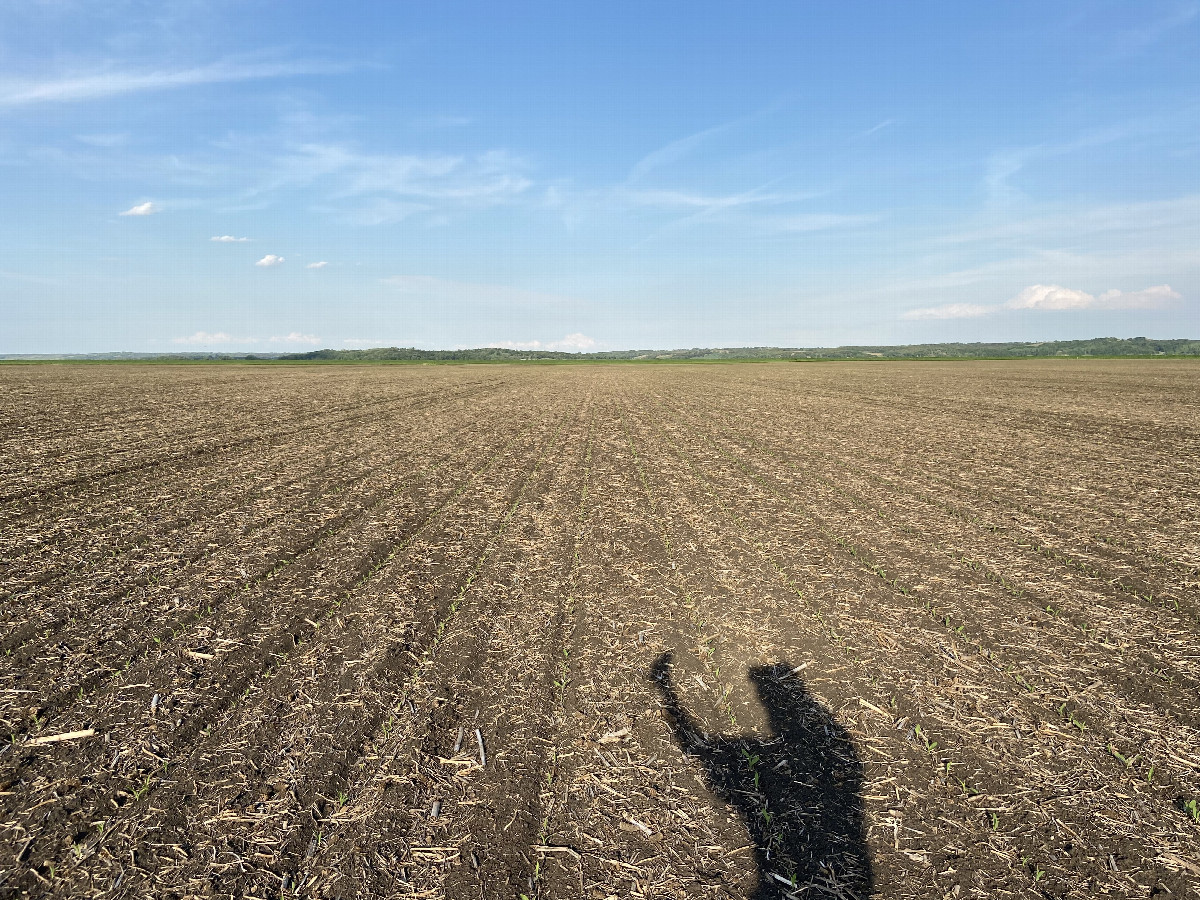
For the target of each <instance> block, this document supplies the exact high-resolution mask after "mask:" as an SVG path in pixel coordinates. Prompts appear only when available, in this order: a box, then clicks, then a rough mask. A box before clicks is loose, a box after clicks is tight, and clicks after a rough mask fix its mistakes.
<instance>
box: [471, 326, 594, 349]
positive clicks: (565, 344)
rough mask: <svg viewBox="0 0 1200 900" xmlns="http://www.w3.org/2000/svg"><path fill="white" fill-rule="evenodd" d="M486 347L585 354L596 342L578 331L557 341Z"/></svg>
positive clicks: (506, 343)
mask: <svg viewBox="0 0 1200 900" xmlns="http://www.w3.org/2000/svg"><path fill="white" fill-rule="evenodd" d="M487 346H489V347H503V348H505V349H507V350H561V351H564V352H566V353H586V352H587V351H589V350H591V349H592V348H594V347H595V346H596V342H595V341H594V340H593V339H592V338H590V337H588V336H587V335H586V334H581V333H579V332H578V331H577V332H575V333H574V334H568V335H566V336H565V337H564V338H563V339H562V340H558V341H547V342H545V343H543V342H542V341H494V342H492V343H490V344H488V345H487Z"/></svg>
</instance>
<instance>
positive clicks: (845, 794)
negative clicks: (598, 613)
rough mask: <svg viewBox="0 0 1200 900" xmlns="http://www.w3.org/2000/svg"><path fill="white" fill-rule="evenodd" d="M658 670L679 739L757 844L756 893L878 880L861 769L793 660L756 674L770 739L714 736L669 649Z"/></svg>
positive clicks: (835, 889)
mask: <svg viewBox="0 0 1200 900" xmlns="http://www.w3.org/2000/svg"><path fill="white" fill-rule="evenodd" d="M651 675H652V677H653V679H654V681H655V683H656V685H657V687H658V690H659V691H660V693H661V694H662V697H663V701H664V706H665V712H666V715H667V719H668V721H669V723H670V725H671V728H672V730H673V731H674V733H675V739H676V740H677V741H678V742H679V746H680V747H681V748H682V749H683V751H684V753H686V754H687V755H688V756H691V757H694V758H695V759H697V760H699V761H700V763H701V764H702V765H703V767H704V773H705V781H706V782H707V784H708V786H709V788H710V789H711V790H712V791H713V792H714V793H715V794H717V795H718V796H719V797H721V799H723V800H724V801H725V802H726V803H728V804H730V805H731V806H732V807H733V808H734V809H736V810H737V811H738V813H739V814H740V815H741V817H742V821H743V822H745V825H746V829H747V830H748V831H749V832H750V838H751V840H752V841H753V842H754V857H755V862H756V863H757V865H758V889H757V890H756V891H755V892H754V893H753V894H752V895H751V897H752V898H753V900H767V898H778V897H789V896H802V897H819V896H844V897H853V898H857V900H866V897H867V896H868V895H869V894H870V893H871V890H872V887H873V877H872V873H871V861H870V857H869V855H868V853H867V845H866V840H865V836H864V833H863V806H862V795H861V790H862V783H863V767H862V763H861V762H860V760H859V758H858V753H857V752H856V751H855V749H854V745H853V744H852V743H851V741H850V737H849V735H848V734H847V733H846V730H845V729H844V728H842V727H841V726H840V725H838V724H837V722H835V721H834V719H833V717H832V716H831V715H830V714H829V712H828V711H827V710H826V709H825V708H824V707H823V706H821V704H820V703H818V702H817V701H816V700H815V699H814V698H813V697H812V696H811V695H810V694H809V693H808V691H807V690H806V689H805V686H804V682H803V681H802V680H801V679H800V678H798V677H797V676H796V670H795V669H794V667H793V666H791V665H788V664H787V663H782V662H781V663H776V664H775V665H771V666H757V667H755V668H752V669H751V670H750V679H751V681H752V682H753V683H754V687H755V689H756V690H757V692H758V697H759V700H760V701H761V703H762V706H763V709H764V710H765V711H766V714H767V718H768V722H769V725H770V731H771V736H770V737H767V738H765V739H764V738H762V737H761V736H759V735H755V734H746V735H721V734H709V733H708V732H706V731H705V730H704V728H703V727H702V726H701V724H700V722H698V721H697V719H696V718H695V717H693V716H692V715H691V714H690V713H689V712H688V711H687V709H686V708H685V707H684V705H683V703H682V701H681V700H680V696H679V691H678V689H677V688H676V686H675V682H674V680H673V677H672V663H671V654H670V653H664V654H663V655H662V656H660V657H659V658H658V659H657V660H656V661H655V663H654V666H653V667H652V669H651Z"/></svg>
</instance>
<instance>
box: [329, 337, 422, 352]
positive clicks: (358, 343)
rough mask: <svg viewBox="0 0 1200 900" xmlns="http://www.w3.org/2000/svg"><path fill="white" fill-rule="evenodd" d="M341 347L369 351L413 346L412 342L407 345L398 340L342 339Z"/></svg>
mask: <svg viewBox="0 0 1200 900" xmlns="http://www.w3.org/2000/svg"><path fill="white" fill-rule="evenodd" d="M341 344H342V346H343V347H346V348H347V349H350V350H370V349H372V348H374V347H412V346H415V344H414V343H413V341H412V340H409V341H408V342H407V343H405V342H404V341H399V340H389V339H387V338H343V339H342V341H341Z"/></svg>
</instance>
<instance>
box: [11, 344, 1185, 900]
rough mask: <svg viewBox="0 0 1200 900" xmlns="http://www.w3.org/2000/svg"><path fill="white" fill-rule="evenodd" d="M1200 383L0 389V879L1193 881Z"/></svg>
mask: <svg viewBox="0 0 1200 900" xmlns="http://www.w3.org/2000/svg"><path fill="white" fill-rule="evenodd" d="M1198 384H1200V366H1197V365H1196V364H1195V363H1194V362H1190V361H1166V360H1161V361H1160V360H1151V361H1066V360H1063V361H1057V360H1055V361H1014V362H996V363H989V362H975V363H945V364H942V363H923V364H912V363H898V364H893V363H878V364H876V363H866V364H862V363H859V364H769V365H711V366H703V365H692V366H682V365H678V366H675V365H673V366H661V367H658V366H628V367H625V366H614V365H609V366H563V367H520V366H462V367H350V366H345V367H340V366H339V367H311V368H309V367H296V368H284V367H250V366H245V367H240V366H229V367H226V366H222V367H205V366H195V367H170V368H166V367H164V368H157V367H149V366H128V367H126V366H11V367H4V368H0V424H2V427H0V649H2V650H3V655H2V656H0V725H2V727H3V729H4V731H3V733H2V736H4V737H6V738H7V740H6V741H5V742H4V744H3V745H2V746H0V896H4V897H19V896H38V897H42V896H57V897H93V896H94V897H172V898H184V897H239V898H242V897H244V898H252V897H253V898H268V897H270V898H279V897H312V898H347V900H348V898H352V897H362V898H374V897H429V898H440V897H450V898H476V897H483V898H491V897H503V898H519V897H521V896H525V897H528V898H530V900H533V898H550V897H562V898H568V897H570V898H575V897H579V898H597V900H603V898H614V897H620V898H624V897H630V896H632V897H638V898H641V897H645V898H667V897H675V898H684V897H687V898H693V897H695V898H728V897H739V898H740V897H755V898H773V897H803V898H816V897H841V898H859V900H864V898H866V897H868V896H878V897H913V898H917V897H921V898H925V897H943V896H945V897H955V898H957V897H989V898H991V897H1010V896H1029V897H1039V896H1044V897H1056V898H1057V897H1063V898H1065V897H1078V898H1083V897H1096V896H1112V897H1154V898H1167V897H1196V896H1200V808H1198V804H1200V603H1198V600H1200V390H1198V389H1197V385H1198Z"/></svg>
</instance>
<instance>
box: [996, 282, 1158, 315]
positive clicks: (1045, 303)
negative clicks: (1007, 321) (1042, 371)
mask: <svg viewBox="0 0 1200 900" xmlns="http://www.w3.org/2000/svg"><path fill="white" fill-rule="evenodd" d="M1179 299H1181V296H1180V294H1179V293H1178V292H1176V291H1174V290H1172V289H1171V286H1170V285H1169V284H1159V285H1155V286H1153V287H1148V288H1143V289H1142V290H1140V291H1118V290H1111V291H1105V292H1104V293H1103V294H1101V295H1100V296H1098V297H1097V296H1094V295H1092V294H1089V293H1087V292H1086V291H1077V290H1074V289H1072V288H1065V287H1061V286H1059V285H1057V284H1034V285H1030V286H1029V287H1027V288H1025V290H1023V291H1021V293H1019V294H1017V296H1015V297H1013V298H1012V299H1011V300H1009V301H1008V303H1006V304H1005V306H1006V307H1007V308H1008V309H1051V310H1066V309H1160V308H1162V307H1163V306H1166V305H1168V304H1169V303H1170V302H1171V301H1172V300H1179Z"/></svg>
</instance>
